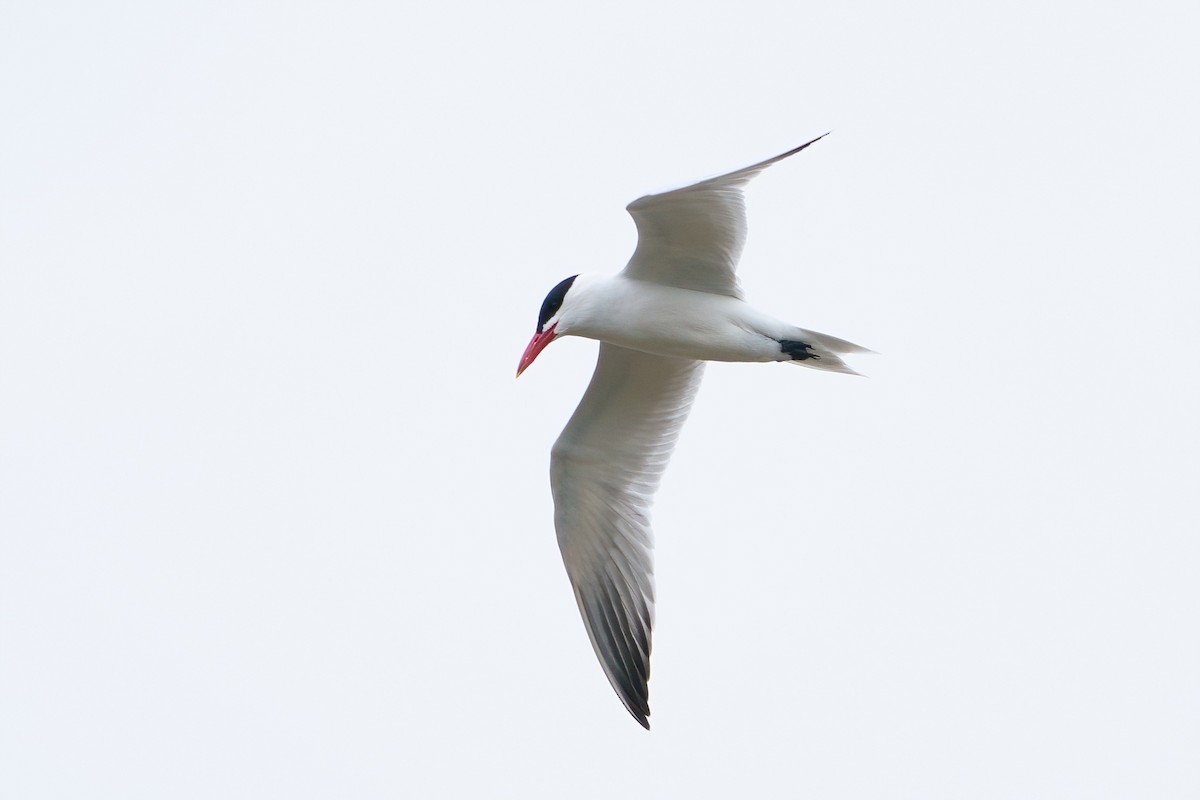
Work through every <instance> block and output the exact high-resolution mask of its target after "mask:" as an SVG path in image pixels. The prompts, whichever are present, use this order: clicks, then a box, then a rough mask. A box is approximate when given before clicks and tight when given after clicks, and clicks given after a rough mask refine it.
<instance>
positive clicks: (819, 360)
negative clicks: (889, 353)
mask: <svg viewBox="0 0 1200 800" xmlns="http://www.w3.org/2000/svg"><path fill="white" fill-rule="evenodd" d="M790 335H791V337H792V338H788V339H780V340H779V348H780V349H781V350H782V351H783V355H784V358H783V359H781V360H784V361H788V362H789V363H792V364H799V365H800V366H802V367H812V368H813V369H823V370H825V371H826V372H842V373H845V374H847V375H860V374H861V373H859V372H855V371H854V370H853V369H851V368H850V366H849V365H848V364H846V362H845V361H843V360H842V358H841V357H842V356H843V355H848V354H850V353H870V352H873V351H871V350H868V349H867V348H865V347H860V346H858V345H856V344H854V343H853V342H847V341H846V340H845V339H839V338H837V337H836V336H830V335H828V334H825V333H817V332H816V331H809V330H805V329H804V328H795V329H794V330H793V331H792V333H791V334H790Z"/></svg>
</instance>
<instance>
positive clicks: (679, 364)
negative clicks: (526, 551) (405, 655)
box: [550, 343, 704, 728]
mask: <svg viewBox="0 0 1200 800" xmlns="http://www.w3.org/2000/svg"><path fill="white" fill-rule="evenodd" d="M703 373H704V362H702V361H690V360H687V359H679V358H666V357H663V356H655V355H650V354H648V353H640V352H637V351H635V350H627V349H625V348H623V347H617V346H616V345H611V344H603V343H602V344H601V345H600V357H599V360H598V361H597V362H596V372H595V374H593V375H592V382H591V384H590V385H589V386H588V389H587V392H586V393H585V394H584V395H583V400H582V401H580V403H579V408H577V409H575V413H574V414H573V415H572V416H571V420H570V422H568V423H567V427H566V428H564V429H563V432H562V434H561V435H560V436H559V437H558V441H557V442H555V444H554V449H553V451H552V455H551V458H550V487H551V490H552V491H553V494H554V527H555V529H556V530H557V532H558V546H559V549H560V550H562V557H563V563H564V564H565V565H566V567H567V575H568V576H569V577H570V579H571V586H572V588H574V590H575V600H576V602H578V603H579V611H580V613H581V614H582V615H583V622H584V625H585V626H586V627H587V631H588V637H589V638H590V639H591V641H592V647H593V648H595V650H596V656H597V657H598V658H599V659H600V664H601V665H602V666H603V667H604V672H605V674H606V675H608V680H609V681H610V682H611V683H612V685H613V688H614V689H616V690H617V694H618V695H619V696H620V697H621V702H623V703H624V704H625V707H626V708H627V709H629V713H631V714H633V716H634V719H636V720H637V721H638V722H640V723H641V724H642V725H643V726H644V727H646V728H649V727H650V723H649V722H648V721H647V719H646V717H648V716H649V714H650V705H649V702H648V699H649V693H648V687H647V682H648V680H649V678H650V631H651V628H652V626H653V624H654V561H653V552H652V547H653V536H652V534H651V531H650V505H651V503H652V502H653V499H654V492H655V490H656V489H657V488H658V483H659V479H660V478H661V477H662V474H663V471H664V470H665V469H666V467H667V461H668V460H670V458H671V451H672V450H673V449H674V448H675V442H676V440H677V439H678V438H679V431H680V429H681V428H682V427H683V423H684V420H685V419H687V415H688V411H689V410H690V409H691V405H692V398H693V397H695V394H696V390H697V388H699V386H700V378H701V376H702V375H703Z"/></svg>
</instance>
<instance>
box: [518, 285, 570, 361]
mask: <svg viewBox="0 0 1200 800" xmlns="http://www.w3.org/2000/svg"><path fill="white" fill-rule="evenodd" d="M578 277H579V276H578V275H572V276H571V277H569V278H567V279H566V280H564V281H561V282H560V283H559V284H558V285H557V286H555V287H554V288H553V289H551V290H550V293H549V294H548V295H546V299H545V300H543V301H542V309H541V311H539V312H538V324H537V332H536V333H534V334H533V338H532V339H530V340H529V345H528V346H527V347H526V348H525V352H524V353H522V354H521V363H520V364H518V365H517V377H518V378H519V377H521V373H522V372H524V371H525V370H526V368H527V367H528V366H529V365H530V364H532V363H533V360H534V359H535V358H537V357H538V353H540V352H542V351H543V350H545V349H546V345H548V344H550V343H551V342H553V341H554V340H555V339H557V338H558V337H559V336H562V335H563V334H565V333H566V332H567V326H568V325H569V324H570V322H569V320H567V319H564V318H565V317H569V315H570V310H571V300H570V298H571V297H572V295H571V287H572V286H574V285H575V279H576V278H578Z"/></svg>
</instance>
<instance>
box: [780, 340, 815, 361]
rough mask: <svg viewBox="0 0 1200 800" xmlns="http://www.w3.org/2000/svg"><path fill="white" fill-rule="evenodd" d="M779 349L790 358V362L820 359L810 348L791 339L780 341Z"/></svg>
mask: <svg viewBox="0 0 1200 800" xmlns="http://www.w3.org/2000/svg"><path fill="white" fill-rule="evenodd" d="M779 348H780V349H781V350H783V352H785V353H787V354H788V355H789V356H791V357H792V361H807V360H808V359H810V358H818V359H819V358H820V356H819V355H817V354H816V353H814V352H813V349H812V347H811V346H809V345H807V344H805V343H804V342H800V341H795V340H792V339H780V340H779Z"/></svg>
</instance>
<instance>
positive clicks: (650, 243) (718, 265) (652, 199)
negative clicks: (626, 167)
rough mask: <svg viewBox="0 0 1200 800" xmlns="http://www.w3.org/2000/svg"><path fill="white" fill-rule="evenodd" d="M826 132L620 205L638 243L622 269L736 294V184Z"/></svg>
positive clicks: (739, 201) (742, 220) (740, 221)
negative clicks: (736, 166) (634, 227)
mask: <svg viewBox="0 0 1200 800" xmlns="http://www.w3.org/2000/svg"><path fill="white" fill-rule="evenodd" d="M828 135H829V134H824V135H823V136H818V137H817V138H816V139H813V140H812V141H810V142H805V143H804V144H802V145H800V146H799V147H796V148H793V149H792V150H789V151H788V152H786V153H781V154H779V155H777V156H775V157H774V158H768V159H767V160H765V161H760V162H758V163H757V164H753V165H751V166H749V167H745V168H743V169H739V170H735V171H734V172H729V173H726V174H724V175H718V176H717V177H715V178H709V179H707V180H703V181H700V182H699V183H694V184H692V185H691V186H685V187H684V188H682V189H675V190H673V191H669V192H662V193H660V194H650V195H646V196H645V197H641V198H638V199H637V200H634V201H633V202H632V203H630V204H629V205H628V206H626V210H628V211H629V214H630V216H632V217H633V221H634V222H635V223H636V224H637V229H638V244H637V249H636V250H634V253H633V257H632V258H630V259H629V263H628V264H627V265H626V266H625V270H624V274H625V275H627V276H628V277H630V278H637V279H639V280H644V281H650V282H652V283H660V284H663V285H665V286H675V287H677V288H680V289H692V290H695V291H699V292H708V293H710V294H723V295H729V296H730V297H737V298H741V296H742V290H741V288H740V287H739V286H738V282H737V275H736V271H737V263H738V259H739V258H741V255H742V248H743V247H744V246H745V244H746V203H745V200H744V198H743V195H742V189H743V188H744V187H745V186H746V184H747V183H749V182H750V179H751V178H753V177H754V176H755V175H757V174H758V173H760V172H762V171H763V170H764V169H766V168H767V167H769V166H771V165H772V164H774V163H775V162H777V161H782V160H783V159H785V158H787V157H788V156H792V155H795V154H796V153H799V152H800V151H801V150H803V149H804V148H806V147H808V146H809V145H810V144H812V143H813V142H815V141H817V140H818V139H822V138H824V136H828Z"/></svg>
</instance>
